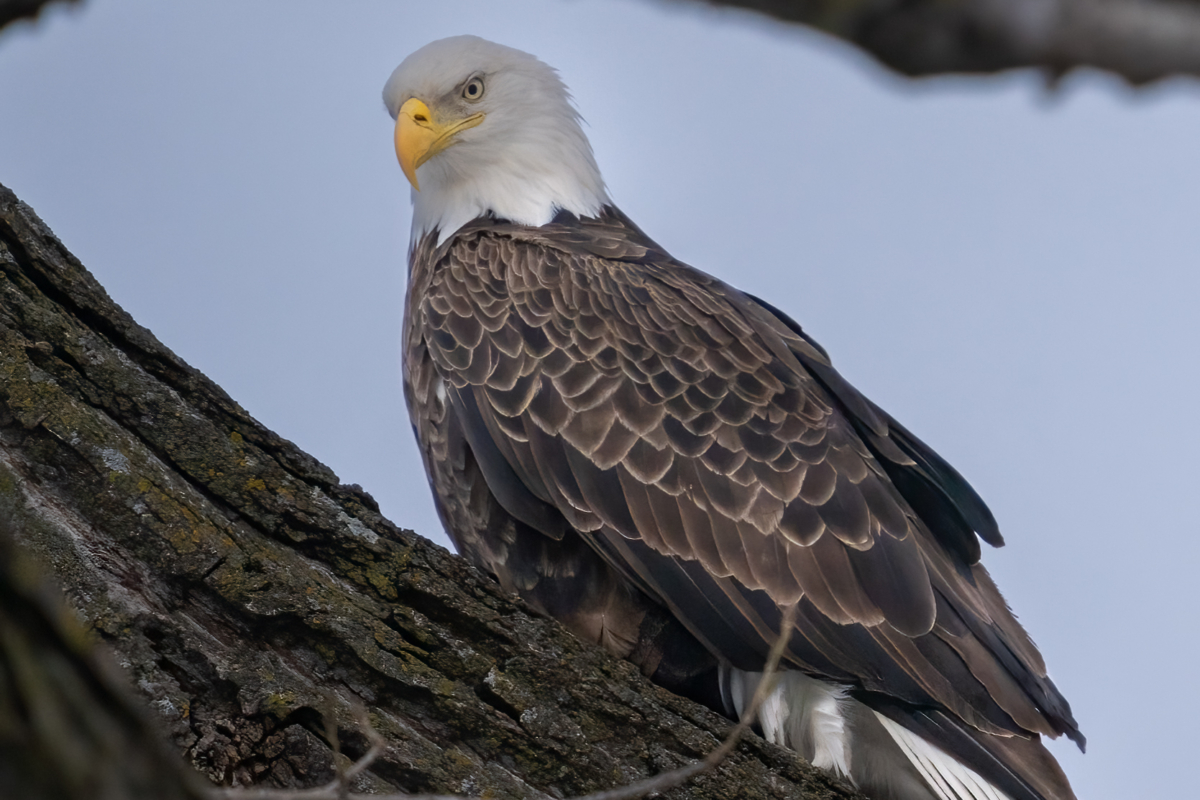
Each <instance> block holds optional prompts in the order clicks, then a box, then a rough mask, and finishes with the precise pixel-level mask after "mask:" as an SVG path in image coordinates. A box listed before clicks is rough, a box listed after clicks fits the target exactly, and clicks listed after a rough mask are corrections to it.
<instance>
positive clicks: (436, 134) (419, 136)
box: [396, 97, 483, 192]
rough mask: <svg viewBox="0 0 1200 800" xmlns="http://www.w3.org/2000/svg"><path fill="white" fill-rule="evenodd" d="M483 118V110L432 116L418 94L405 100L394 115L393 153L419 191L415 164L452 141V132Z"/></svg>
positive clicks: (462, 129) (440, 150) (472, 126)
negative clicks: (439, 117) (463, 115)
mask: <svg viewBox="0 0 1200 800" xmlns="http://www.w3.org/2000/svg"><path fill="white" fill-rule="evenodd" d="M481 122H483V114H481V113H480V114H472V115H471V116H469V117H467V118H465V119H458V120H447V121H445V122H443V121H441V120H435V119H434V118H433V114H432V113H430V111H429V106H427V105H425V104H424V103H423V102H421V101H420V100H418V99H417V98H415V97H414V98H412V99H410V100H406V101H405V102H404V105H402V106H400V113H399V114H397V115H396V157H397V158H399V159H400V169H402V170H404V177H406V178H408V182H409V183H411V184H412V185H413V188H414V189H416V190H417V191H418V192H419V191H421V187H420V186H419V185H417V167H419V166H421V165H422V164H424V163H425V162H426V161H428V160H429V159H431V158H433V157H434V156H436V155H437V154H438V153H440V152H442V151H443V150H445V149H446V148H447V147H449V146H450V145H452V144H454V134H456V133H458V132H459V131H465V130H466V129H467V128H474V127H475V126H476V125H478V124H479V123H481Z"/></svg>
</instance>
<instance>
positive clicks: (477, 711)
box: [0, 187, 852, 798]
mask: <svg viewBox="0 0 1200 800" xmlns="http://www.w3.org/2000/svg"><path fill="white" fill-rule="evenodd" d="M0 531H9V532H11V534H12V536H13V537H14V539H15V541H16V542H17V545H18V546H19V548H20V550H21V551H22V552H23V553H27V554H31V555H32V556H34V557H36V560H37V561H38V562H39V563H40V564H41V565H42V568H43V569H44V570H46V571H47V572H48V573H50V574H51V575H52V576H53V577H54V578H55V579H56V580H57V581H58V582H59V583H60V584H61V585H62V586H63V587H64V588H65V590H66V593H67V596H68V598H69V600H70V603H71V605H72V606H73V607H74V609H75V611H76V612H77V614H78V616H79V617H80V618H81V619H82V620H83V621H84V623H85V624H86V626H87V627H89V628H90V629H91V630H92V631H93V636H94V638H95V639H97V640H98V641H99V642H101V643H102V646H103V648H105V649H107V650H109V651H111V652H112V653H114V654H115V656H116V659H117V661H118V662H119V663H120V664H121V665H122V667H123V668H124V670H123V671H124V674H125V675H126V676H127V677H128V680H129V682H130V683H132V684H134V685H136V687H137V690H138V693H139V694H140V695H141V697H142V699H143V701H144V702H145V703H146V704H147V705H148V706H149V707H150V708H152V709H153V710H154V716H155V717H156V718H157V724H158V725H160V726H161V728H162V729H163V730H164V731H166V732H167V735H168V736H169V739H170V740H171V741H172V742H173V743H174V744H175V746H176V747H177V749H178V750H179V751H181V752H182V753H184V754H185V757H186V759H187V761H189V762H190V763H191V764H192V765H193V766H194V767H195V768H196V769H197V770H198V771H199V772H200V773H201V774H203V775H204V776H206V777H207V778H208V779H209V780H210V781H212V782H215V783H219V784H225V785H231V784H232V785H249V784H262V785H270V786H280V787H301V786H312V785H317V784H320V783H323V782H325V781H327V780H329V779H330V778H331V777H332V775H333V770H334V758H335V756H334V754H333V752H332V751H331V749H330V746H329V743H328V742H326V741H325V738H324V736H325V730H326V721H327V720H332V721H334V722H335V723H336V725H337V726H338V738H339V739H340V741H341V746H342V751H343V753H344V754H345V755H343V756H339V757H340V758H345V757H347V756H348V757H349V758H351V759H353V758H357V757H358V756H360V755H361V754H362V753H363V752H364V750H365V748H366V740H365V737H364V735H363V733H362V731H361V730H360V729H359V727H358V725H357V724H356V723H355V721H354V720H355V716H354V709H355V706H356V704H357V703H359V702H360V701H361V702H362V703H364V704H365V705H366V707H367V708H368V709H369V712H370V720H371V723H372V725H373V727H375V728H376V729H377V730H378V731H379V732H381V733H382V734H383V735H384V736H385V737H386V739H387V741H388V745H389V747H388V751H387V753H386V754H385V755H384V756H383V757H382V758H381V759H380V760H379V761H377V762H376V763H375V764H374V766H373V767H372V768H371V769H370V771H369V772H368V773H367V774H366V775H365V776H364V777H363V778H361V779H360V780H359V781H358V786H357V787H356V788H357V789H358V790H360V791H372V790H377V791H382V790H386V791H407V792H444V793H462V794H472V795H478V794H483V795H486V796H489V797H495V798H531V797H563V796H569V795H573V794H579V793H584V792H589V791H594V790H597V789H601V788H606V787H612V786H615V785H620V784H623V783H626V782H628V781H630V780H632V779H636V778H641V777H645V776H647V775H651V774H655V773H657V772H660V771H663V770H666V769H670V768H673V767H676V766H679V765H681V764H683V763H687V762H689V761H691V760H694V759H698V758H701V757H703V756H704V754H705V753H707V752H708V751H709V750H711V749H712V748H713V747H715V746H716V745H717V744H718V742H719V741H720V739H721V738H723V736H724V735H725V733H726V731H727V730H728V728H729V722H728V720H726V719H724V718H722V717H720V716H718V715H716V714H714V713H712V712H711V711H709V710H707V709H705V708H703V707H701V706H698V705H695V704H693V703H691V702H690V701H687V700H684V699H682V698H679V697H676V696H674V695H672V694H670V693H669V692H667V691H665V690H663V689H661V688H659V687H656V686H654V685H652V684H650V683H649V682H648V681H647V680H646V679H644V678H643V677H642V675H641V674H640V673H639V672H638V670H637V669H635V668H634V667H633V666H632V665H630V664H628V663H626V662H622V661H619V660H615V659H613V658H611V657H609V656H608V655H607V654H606V653H605V652H603V651H602V650H600V649H598V648H596V647H594V646H592V645H588V644H585V643H583V642H580V641H578V640H576V639H575V638H574V637H572V636H571V635H570V634H569V633H567V632H566V631H565V630H564V629H562V628H561V627H560V626H559V625H558V624H557V623H555V622H553V621H550V620H547V619H543V618H540V617H538V616H536V615H535V614H533V613H532V612H531V611H530V610H529V609H528V608H527V607H524V606H523V605H522V604H521V603H520V602H519V601H517V600H516V599H515V598H513V597H510V596H508V595H506V594H505V593H503V592H502V591H501V589H500V588H499V586H498V585H496V584H495V583H494V582H493V581H492V580H490V579H489V578H488V577H486V576H483V575H481V574H479V573H477V572H476V571H475V570H474V569H472V568H471V567H470V566H468V565H467V564H466V563H465V562H464V561H462V560H461V559H460V558H458V557H456V556H454V555H451V554H449V553H447V552H446V551H445V550H443V549H442V548H440V547H438V546H436V545H434V544H432V543H430V542H428V541H426V540H424V539H422V538H421V537H419V536H417V535H416V534H414V533H412V532H411V531H407V530H403V529H400V528H397V527H396V526H395V525H393V524H392V523H390V522H389V521H387V520H386V519H384V518H383V517H382V516H380V514H379V511H378V507H377V506H376V504H375V503H374V501H373V500H372V499H371V497H370V496H369V495H368V494H366V493H365V492H363V491H362V490H361V489H359V488H358V487H355V486H343V485H340V484H339V483H338V480H337V477H336V476H335V475H334V474H333V473H332V472H331V471H330V470H329V469H328V468H327V467H325V466H323V465H322V464H320V463H319V462H317V461H316V460H315V459H313V458H312V457H311V456H308V455H306V454H305V453H303V452H301V451H300V450H298V449H297V448H296V447H295V446H294V445H292V444H291V443H290V442H288V441H286V440H284V439H282V438H281V437H279V436H278V435H276V434H275V433H273V432H271V431H269V430H267V429H266V428H264V427H263V426H262V425H260V424H259V423H258V422H256V421H255V420H254V419H253V418H251V417H250V416H249V415H248V414H247V413H246V412H245V411H244V410H243V409H242V408H241V407H239V406H238V405H237V404H236V403H235V402H233V401H232V400H231V399H230V398H229V397H228V396H227V395H226V394H225V393H224V392H223V391H221V389H220V388H218V387H217V386H215V385H214V384H212V383H211V382H210V381H209V380H208V379H207V378H205V377H204V376H203V375H201V374H200V373H199V372H197V371H196V370H194V369H192V368H191V367H189V366H188V365H187V364H186V363H184V362H183V361H182V360H181V359H179V358H178V357H177V356H176V355H174V354H173V353H172V352H171V351H170V350H168V349H167V348H166V347H164V346H163V345H162V344H161V343H160V342H158V340H157V339H155V338H154V336H153V335H152V334H151V333H150V332H149V331H147V330H146V329H144V328H142V327H140V326H138V325H137V324H136V323H135V322H134V321H133V320H132V319H131V318H130V317H129V316H128V315H127V314H126V313H125V312H124V311H122V310H121V309H120V308H119V307H118V306H116V305H115V304H114V303H113V302H112V300H111V299H110V298H109V297H108V296H107V294H105V292H104V290H103V289H102V288H101V287H100V286H99V284H98V283H97V282H96V281H95V279H94V278H93V277H92V276H91V275H90V274H89V273H88V272H87V271H86V270H85V269H84V268H83V266H82V265H81V264H80V263H79V262H78V261H77V260H76V259H75V258H73V257H72V256H71V255H70V254H69V253H68V252H67V251H66V249H65V248H64V247H63V245H62V244H61V243H60V242H59V241H58V240H57V239H56V238H55V237H54V236H53V234H52V233H51V232H50V231H49V230H48V229H47V228H46V227H45V225H44V224H43V223H42V222H41V221H40V220H39V219H38V218H37V217H36V216H35V215H34V214H33V212H32V211H31V210H30V209H29V208H28V207H27V206H25V205H24V204H22V203H20V201H18V200H17V198H16V197H15V196H14V195H13V194H12V193H11V192H9V191H8V190H7V189H4V188H3V187H0ZM4 580H5V579H4V578H0V597H3V598H7V597H8V595H7V594H4V593H3V585H4V584H3V581H4ZM3 612H4V613H6V614H9V615H14V614H15V615H16V618H20V617H21V612H18V611H14V610H13V609H11V608H9V603H8V600H7V599H5V605H4V608H3ZM26 616H28V615H26ZM35 627H36V626H35ZM0 636H3V640H4V642H5V644H4V645H3V646H7V644H6V643H7V640H8V636H7V633H4V632H3V630H2V629H0ZM3 652H5V651H4V650H3V647H0V653H3ZM5 664H6V662H5V661H3V660H2V659H0V762H5V761H6V760H7V762H8V763H7V764H3V763H0V780H3V779H4V775H6V774H9V773H6V772H5V769H10V770H11V769H14V762H13V761H12V758H13V757H14V756H13V755H12V753H13V752H15V751H12V750H11V748H8V747H7V746H6V745H5V740H4V735H5V730H6V729H5V727H4V724H3V723H4V722H5V719H4V718H5V714H6V712H5V706H4V705H3V699H2V698H3V695H4V692H10V693H11V691H12V686H11V685H10V684H11V681H10V682H9V683H7V684H6V683H4V681H5V680H6V678H5V674H6V673H5V669H10V670H11V667H6V666H5ZM21 702H25V701H23V700H22V701H21ZM15 763H16V766H15V769H17V770H18V772H19V770H20V768H21V762H19V761H18V762H15ZM0 795H3V796H16V795H12V794H10V793H9V792H8V791H6V790H5V787H4V786H0ZM115 796H116V795H115ZM121 796H131V797H132V796H136V795H133V794H129V795H121ZM180 796H183V795H180ZM669 796H672V797H689V798H767V797H772V798H777V797H804V798H839V797H850V796H852V795H851V794H850V793H849V792H847V791H846V790H844V789H843V788H841V787H840V786H838V785H836V784H835V783H834V782H833V781H832V780H830V779H829V778H827V777H826V776H824V775H823V774H822V773H819V772H816V771H814V770H812V769H811V768H810V767H808V766H807V765H805V764H803V763H801V762H800V761H799V760H798V759H797V758H796V757H795V756H794V755H793V754H792V753H791V752H789V751H786V750H784V749H782V748H778V747H775V746H773V745H769V744H767V743H765V742H763V741H762V740H760V739H757V738H754V737H752V738H751V740H750V741H747V742H745V743H743V744H742V745H741V746H740V747H739V748H738V749H737V751H735V753H734V754H733V756H732V757H731V758H730V759H729V760H728V761H726V762H725V763H724V764H723V765H722V767H721V768H720V769H718V770H717V771H716V772H715V773H712V774H709V775H706V776H703V777H701V778H699V779H697V780H696V781H694V782H693V783H692V784H689V785H688V786H686V787H684V788H681V789H677V790H674V791H673V792H671V793H669Z"/></svg>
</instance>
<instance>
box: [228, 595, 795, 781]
mask: <svg viewBox="0 0 1200 800" xmlns="http://www.w3.org/2000/svg"><path fill="white" fill-rule="evenodd" d="M796 609H797V606H796V605H793V606H789V607H788V609H787V610H786V611H785V612H784V614H783V619H782V620H781V621H780V628H779V636H778V638H776V640H775V643H774V644H773V645H772V646H771V652H770V653H769V654H768V655H767V662H766V664H765V665H764V666H763V677H762V680H761V681H759V683H758V688H756V689H755V690H754V697H753V698H751V700H750V707H749V708H747V709H746V713H745V714H743V715H742V718H741V720H739V721H738V723H737V724H736V725H734V726H733V728H732V729H731V730H730V731H729V734H728V735H727V736H726V737H725V740H724V741H723V742H721V744H720V746H718V747H717V748H716V749H715V750H713V751H712V752H710V753H709V754H708V755H707V756H705V757H704V759H702V760H700V761H697V762H695V763H692V764H688V765H687V766H686V767H680V768H679V769H673V770H671V771H669V772H661V773H659V774H658V775H655V776H653V777H651V778H646V779H645V780H641V781H637V782H636V783H631V784H627V785H625V786H619V787H617V788H616V789H606V790H604V791H602V792H594V793H592V794H586V795H580V796H577V797H571V798H567V800H638V799H639V798H642V797H646V796H647V795H649V794H653V793H655V792H665V791H666V790H668V789H673V788H675V787H676V786H680V785H682V784H684V783H686V782H687V781H689V780H691V779H692V778H694V777H696V776H697V775H700V774H702V773H705V772H707V771H708V770H710V769H713V768H714V767H716V766H717V765H718V764H720V763H721V762H722V761H724V760H725V759H726V758H727V757H728V756H729V754H730V753H731V752H733V749H734V748H735V747H737V744H738V742H739V741H740V740H741V738H742V736H743V735H744V734H745V733H746V731H748V730H749V729H750V727H751V726H752V725H753V724H754V723H755V721H756V720H757V719H758V712H759V709H760V708H761V707H762V704H763V702H764V701H765V700H766V698H767V695H768V694H770V692H771V690H772V689H773V688H774V686H775V679H776V677H777V676H778V670H779V662H780V660H782V658H783V653H784V651H785V650H786V649H787V645H788V642H789V640H790V639H791V634H792V629H793V627H794V626H795V624H796ZM355 716H356V717H357V720H358V722H359V724H360V725H361V726H362V729H363V730H364V731H366V735H367V738H368V740H369V741H370V742H371V746H370V748H369V749H368V750H367V752H366V754H365V755H363V757H362V758H360V759H359V760H358V761H356V762H354V764H352V765H350V767H348V768H346V769H344V770H343V769H342V768H341V767H340V766H339V768H338V775H337V777H336V778H334V779H333V780H332V781H330V782H329V783H327V784H325V785H324V786H316V787H313V788H311V789H254V788H242V787H233V788H220V789H213V790H212V791H211V792H210V794H209V796H210V797H211V798H212V800H481V798H477V797H465V796H463V795H449V794H404V793H390V794H359V793H351V792H350V781H351V780H353V779H354V778H355V777H357V776H358V775H361V774H362V772H363V771H364V770H366V769H367V768H369V767H370V766H371V764H372V763H373V762H374V761H375V759H377V758H378V757H379V756H380V755H381V754H382V753H383V751H384V748H385V747H386V746H387V743H386V742H385V741H384V738H383V736H381V735H380V733H379V731H377V730H375V728H374V726H372V725H371V722H370V720H369V719H368V718H367V712H366V709H365V708H363V707H361V706H360V707H358V708H357V709H355ZM334 730H335V732H336V727H335V728H334ZM331 737H332V739H335V740H336V739H337V736H336V735H332V734H331ZM334 748H335V751H336V750H337V745H336V743H334Z"/></svg>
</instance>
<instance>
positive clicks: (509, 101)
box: [383, 36, 609, 241]
mask: <svg viewBox="0 0 1200 800" xmlns="http://www.w3.org/2000/svg"><path fill="white" fill-rule="evenodd" d="M383 102H384V104H385V105H386V106H387V109H388V112H389V113H390V114H391V115H392V117H393V118H394V119H395V120H396V155H397V156H398V157H399V159H400V166H401V167H402V168H403V169H404V174H405V175H406V176H408V180H409V182H410V183H412V185H413V195H412V197H413V240H414V241H416V240H417V238H419V237H420V236H423V235H424V234H426V233H428V232H429V231H432V230H434V229H435V228H436V229H437V230H438V232H439V240H441V241H444V240H445V239H446V238H447V237H448V236H450V235H451V234H452V233H454V232H455V231H456V230H458V229H459V228H460V227H462V225H464V224H465V223H467V222H469V221H471V220H472V219H474V218H475V217H478V216H480V215H482V214H485V213H488V212H491V213H492V214H493V215H495V216H497V217H501V218H503V219H507V220H511V221H512V222H516V223H519V224H523V225H545V224H546V223H547V222H549V221H550V220H551V219H553V217H554V215H555V214H556V213H558V211H560V210H565V211H570V212H572V213H574V214H577V215H579V216H595V215H596V214H597V213H599V211H600V209H601V207H602V206H604V205H605V204H607V203H608V202H609V200H608V195H607V194H606V192H605V190H604V180H603V178H601V177H600V170H599V168H598V167H597V166H596V159H595V158H594V157H593V155H592V147H591V145H590V144H589V143H588V140H587V137H586V136H584V133H583V128H582V127H580V119H579V114H578V113H577V112H576V111H575V108H574V106H573V105H571V97H570V95H569V94H568V93H567V87H566V86H564V85H563V82H562V81H561V80H560V79H559V77H558V73H557V72H555V70H554V69H553V68H552V67H549V66H547V65H546V64H543V63H542V62H541V61H539V60H538V59H536V58H534V57H533V56H531V55H529V54H528V53H523V52H521V51H520V50H514V49H513V48H511V47H505V46H504V45H499V44H495V43H494V42H489V41H487V40H486V39H480V38H479V37H478V36H454V37H451V38H449V39H441V40H439V41H436V42H431V43H430V44H427V45H425V46H424V47H422V48H421V49H420V50H418V51H416V52H415V53H413V54H412V55H410V56H409V57H408V58H406V59H404V62H403V63H402V64H401V65H400V66H398V67H396V71H395V72H393V73H392V77H391V78H389V79H388V82H387V84H386V85H385V86H384V87H383Z"/></svg>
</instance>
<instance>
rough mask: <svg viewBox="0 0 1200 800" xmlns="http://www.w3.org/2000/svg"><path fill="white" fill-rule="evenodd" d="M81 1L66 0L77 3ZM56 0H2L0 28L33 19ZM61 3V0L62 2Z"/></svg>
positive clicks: (0, 2) (0, 3) (0, 0)
mask: <svg viewBox="0 0 1200 800" xmlns="http://www.w3.org/2000/svg"><path fill="white" fill-rule="evenodd" d="M78 1H79V0H66V2H71V3H76V2H78ZM52 2H54V0H0V28H3V27H5V26H6V25H8V23H10V22H15V21H16V20H19V19H33V18H35V17H37V15H38V14H39V13H40V12H41V10H42V8H43V7H44V6H48V5H50V3H52ZM60 2H61V0H60Z"/></svg>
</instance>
